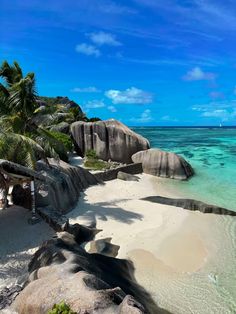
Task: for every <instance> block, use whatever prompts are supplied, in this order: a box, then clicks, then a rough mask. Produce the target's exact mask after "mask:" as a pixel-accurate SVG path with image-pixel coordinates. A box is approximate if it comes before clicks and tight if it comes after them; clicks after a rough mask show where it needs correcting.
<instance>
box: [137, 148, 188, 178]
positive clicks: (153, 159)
mask: <svg viewBox="0 0 236 314" xmlns="http://www.w3.org/2000/svg"><path fill="white" fill-rule="evenodd" d="M132 160H133V162H135V163H139V162H141V163H142V166H143V172H145V173H148V174H151V175H154V176H158V177H164V178H171V179H177V180H186V179H188V178H189V177H191V176H193V174H194V171H193V169H192V167H191V165H190V164H189V163H188V162H187V161H186V160H185V159H184V158H182V157H180V156H178V155H177V154H174V153H169V152H164V151H162V150H159V149H149V150H145V151H141V152H137V153H136V154H134V155H133V156H132Z"/></svg>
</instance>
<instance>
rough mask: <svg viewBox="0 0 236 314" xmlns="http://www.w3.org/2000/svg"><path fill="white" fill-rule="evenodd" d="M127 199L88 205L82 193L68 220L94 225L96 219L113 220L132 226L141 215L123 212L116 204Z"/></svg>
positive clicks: (68, 215)
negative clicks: (82, 220)
mask: <svg viewBox="0 0 236 314" xmlns="http://www.w3.org/2000/svg"><path fill="white" fill-rule="evenodd" d="M127 200H129V199H118V200H113V201H111V202H98V203H92V204H91V203H89V202H88V201H87V200H86V195H85V194H84V193H83V194H81V196H80V200H79V202H78V205H77V206H76V208H74V210H72V211H71V212H70V213H68V214H67V217H68V218H71V219H73V218H77V217H79V218H81V219H82V218H84V219H86V220H87V221H89V223H96V221H97V219H100V220H103V221H107V220H108V219H114V220H117V221H119V222H123V223H126V224H132V223H134V222H135V221H136V220H142V218H143V215H141V214H138V213H135V212H132V211H128V210H125V209H123V208H121V207H119V206H118V205H117V204H118V203H121V202H123V201H127Z"/></svg>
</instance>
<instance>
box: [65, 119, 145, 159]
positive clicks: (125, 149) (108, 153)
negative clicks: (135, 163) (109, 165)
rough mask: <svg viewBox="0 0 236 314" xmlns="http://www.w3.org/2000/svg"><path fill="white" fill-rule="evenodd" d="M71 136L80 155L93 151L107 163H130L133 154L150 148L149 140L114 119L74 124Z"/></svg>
mask: <svg viewBox="0 0 236 314" xmlns="http://www.w3.org/2000/svg"><path fill="white" fill-rule="evenodd" d="M71 135H72V137H73V139H74V142H75V145H76V149H77V153H78V154H79V155H81V156H84V155H85V152H86V151H87V150H90V149H93V150H95V151H96V153H97V156H98V157H99V158H100V159H102V160H106V161H108V160H112V161H117V162H122V163H130V162H132V160H131V156H132V155H133V154H135V153H136V152H138V151H141V150H145V149H148V148H149V142H148V140H147V139H145V138H144V137H142V136H141V135H139V134H136V133H135V132H133V131H132V130H130V129H129V128H128V127H127V126H126V125H124V124H122V123H121V122H119V121H116V120H113V119H111V120H106V121H97V122H84V121H77V122H74V123H72V125H71Z"/></svg>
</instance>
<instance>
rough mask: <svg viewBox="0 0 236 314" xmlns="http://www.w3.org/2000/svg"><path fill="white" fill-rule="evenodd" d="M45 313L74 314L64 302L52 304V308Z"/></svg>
mask: <svg viewBox="0 0 236 314" xmlns="http://www.w3.org/2000/svg"><path fill="white" fill-rule="evenodd" d="M47 314H76V312H74V311H72V310H71V308H70V307H69V305H67V304H66V303H65V302H61V303H59V304H54V305H53V308H52V309H51V310H50V311H48V313H47Z"/></svg>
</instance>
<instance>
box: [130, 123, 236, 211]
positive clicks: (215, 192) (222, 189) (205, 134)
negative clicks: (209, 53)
mask: <svg viewBox="0 0 236 314" xmlns="http://www.w3.org/2000/svg"><path fill="white" fill-rule="evenodd" d="M133 130H134V131H135V132H137V133H139V134H141V135H142V136H144V137H146V138H147V139H148V140H149V141H150V144H151V147H152V148H160V149H163V150H166V151H173V152H175V153H177V154H179V155H181V156H183V157H184V158H185V159H186V160H188V161H189V162H190V164H191V165H192V167H193V168H194V170H195V176H194V177H193V178H192V179H191V180H189V181H181V182H179V181H176V180H170V185H172V184H173V185H175V186H178V188H179V189H180V191H182V193H183V194H184V195H185V194H186V197H189V198H195V199H198V200H202V201H205V202H208V203H211V204H215V205H218V206H222V207H225V208H228V209H231V210H235V211H236V128H210V127H209V128H160V127H136V128H133ZM173 181H174V182H173Z"/></svg>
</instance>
